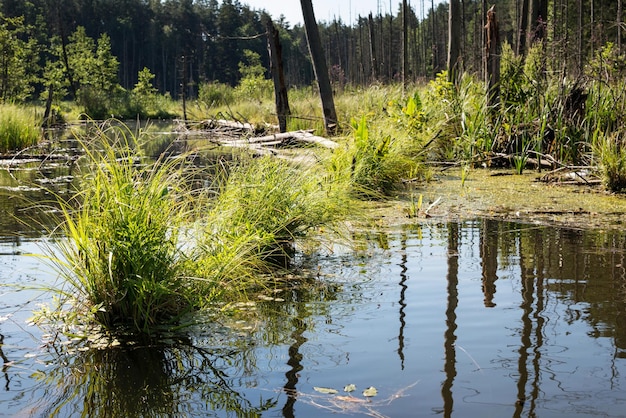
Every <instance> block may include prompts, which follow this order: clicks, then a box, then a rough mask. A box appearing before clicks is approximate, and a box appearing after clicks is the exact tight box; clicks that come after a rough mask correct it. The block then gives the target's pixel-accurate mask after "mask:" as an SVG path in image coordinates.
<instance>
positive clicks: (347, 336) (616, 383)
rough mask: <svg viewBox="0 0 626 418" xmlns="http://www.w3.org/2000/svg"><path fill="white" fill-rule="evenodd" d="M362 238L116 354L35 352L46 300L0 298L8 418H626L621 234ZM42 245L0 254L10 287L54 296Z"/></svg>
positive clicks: (457, 226)
mask: <svg viewBox="0 0 626 418" xmlns="http://www.w3.org/2000/svg"><path fill="white" fill-rule="evenodd" d="M363 240H364V241H363V242H364V244H363V246H362V248H360V249H359V251H353V250H351V249H350V250H348V249H346V248H343V247H340V246H337V247H335V248H331V249H329V250H328V251H325V252H324V253H323V254H319V255H317V256H316V257H314V258H311V259H306V260H302V263H303V266H306V267H308V268H307V269H306V271H307V272H308V273H306V274H305V276H306V277H296V278H292V279H291V282H303V283H305V285H304V286H301V287H287V286H283V287H281V288H279V289H278V291H277V292H268V294H267V295H266V296H267V298H266V299H270V297H274V298H279V299H278V300H274V301H272V300H261V299H259V301H258V302H257V303H255V304H254V306H252V304H250V305H251V306H242V307H241V314H240V315H235V316H233V317H227V318H223V317H222V318H220V319H219V321H216V320H215V318H204V319H203V318H197V319H196V320H197V323H198V324H197V326H195V327H193V328H192V329H190V330H189V331H188V332H186V333H185V334H184V335H176V334H167V335H165V336H164V337H163V338H161V339H160V340H159V341H151V342H128V343H126V342H124V341H122V342H121V344H120V345H119V346H116V347H113V348H108V349H95V348H89V347H88V346H87V345H86V344H84V343H80V342H78V343H72V344H69V345H66V346H64V345H61V344H55V345H51V344H47V345H46V344H43V343H42V341H45V340H46V338H49V337H48V336H45V335H43V334H44V333H45V332H46V331H45V330H42V329H40V328H38V327H36V326H29V325H28V323H27V320H28V318H29V317H30V316H31V311H32V310H33V309H36V308H37V306H38V304H39V303H42V302H46V301H47V300H49V299H50V295H49V294H46V293H42V292H40V291H33V290H28V289H22V290H17V289H15V288H3V289H1V292H2V293H1V294H0V338H2V340H1V342H2V345H1V346H0V349H1V350H0V357H1V359H2V361H3V367H2V376H0V382H1V384H0V415H1V414H4V415H7V416H33V417H40V416H41V417H43V416H60V417H66V416H111V417H117V416H198V417H200V416H202V417H204V416H220V417H222V416H224V417H226V416H246V417H250V416H266V417H320V416H336V415H350V416H372V417H430V416H444V417H592V416H600V417H623V416H625V415H626V413H625V412H624V411H626V391H625V390H626V238H625V236H624V235H623V234H621V233H614V232H594V231H577V230H570V229H558V228H551V227H543V226H536V225H523V224H517V223H503V222H496V221H491V220H476V221H472V222H463V223H450V224H434V223H428V224H412V225H407V226H405V227H397V228H394V229H392V230H380V231H371V232H369V233H368V234H365V236H364V237H363ZM37 241H38V239H36V238H31V239H25V240H16V239H12V238H10V237H5V238H3V239H2V240H1V241H0V281H1V282H2V283H5V284H6V283H11V284H18V285H26V286H28V285H33V284H42V283H43V284H51V283H52V282H53V281H54V275H53V274H51V273H50V271H49V269H48V268H47V267H46V266H44V265H43V264H42V263H41V261H39V260H38V259H37V258H33V257H31V256H28V253H31V252H40V249H39V247H38V242H37ZM94 338H95V337H94ZM348 384H355V385H356V387H357V389H356V390H355V391H354V392H352V393H350V394H348V393H345V392H344V391H343V388H344V386H346V385H348ZM370 386H374V387H375V388H376V389H377V391H378V394H377V396H375V397H372V398H370V399H369V400H366V398H365V397H364V396H363V395H362V392H363V390H365V389H366V388H368V387H370ZM315 387H318V388H320V387H322V388H333V389H336V390H337V391H338V393H337V394H326V393H321V392H319V391H316V390H315V389H314V388H315Z"/></svg>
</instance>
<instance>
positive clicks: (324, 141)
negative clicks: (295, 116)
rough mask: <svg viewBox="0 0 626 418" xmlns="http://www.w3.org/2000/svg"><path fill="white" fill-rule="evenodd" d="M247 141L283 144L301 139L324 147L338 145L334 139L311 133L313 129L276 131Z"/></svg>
mask: <svg viewBox="0 0 626 418" xmlns="http://www.w3.org/2000/svg"><path fill="white" fill-rule="evenodd" d="M248 141H249V142H250V143H252V144H254V143H272V144H275V143H276V142H277V141H280V142H281V143H283V144H285V143H288V142H290V141H301V142H306V143H313V144H317V145H320V146H323V147H326V148H330V149H335V148H337V147H338V146H339V144H338V143H336V142H335V141H333V140H331V139H328V138H324V137H321V136H316V135H313V131H292V132H284V133H277V134H272V135H265V136H258V137H251V138H248Z"/></svg>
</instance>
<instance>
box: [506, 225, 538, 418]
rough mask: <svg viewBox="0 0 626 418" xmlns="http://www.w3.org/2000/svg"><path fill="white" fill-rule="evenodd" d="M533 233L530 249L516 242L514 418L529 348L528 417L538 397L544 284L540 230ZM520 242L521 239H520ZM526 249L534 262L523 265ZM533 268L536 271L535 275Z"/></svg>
mask: <svg viewBox="0 0 626 418" xmlns="http://www.w3.org/2000/svg"><path fill="white" fill-rule="evenodd" d="M531 233H532V235H534V236H533V237H532V239H530V241H531V242H534V243H535V247H534V248H528V249H526V248H524V247H523V245H522V244H520V248H519V257H520V274H521V284H522V304H521V308H522V312H523V313H522V332H521V345H520V348H519V360H518V373H519V380H518V382H517V403H516V409H515V414H514V415H513V416H514V417H520V416H522V411H523V410H524V404H525V402H526V398H527V397H526V385H527V383H528V380H529V371H528V357H529V355H530V353H531V351H532V353H533V356H532V373H533V379H532V389H531V391H530V393H529V397H528V398H529V400H530V412H528V416H534V410H535V406H536V402H537V398H538V397H539V377H540V373H541V370H540V362H541V348H542V347H543V324H544V322H545V320H544V318H543V310H544V308H545V303H544V287H543V258H542V257H543V242H544V240H543V236H542V233H541V232H537V231H533V232H529V234H531ZM520 242H521V243H523V242H524V240H523V239H522V240H520ZM528 252H532V253H531V254H530V255H531V258H530V259H531V260H533V261H534V263H535V264H534V265H527V264H526V255H527V253H528ZM535 271H536V274H535ZM535 283H536V292H537V293H536V294H537V301H536V304H535V309H534V313H533V303H534V302H535V300H534V297H535ZM533 322H534V324H535V332H534V341H533Z"/></svg>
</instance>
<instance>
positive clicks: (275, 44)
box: [266, 18, 291, 132]
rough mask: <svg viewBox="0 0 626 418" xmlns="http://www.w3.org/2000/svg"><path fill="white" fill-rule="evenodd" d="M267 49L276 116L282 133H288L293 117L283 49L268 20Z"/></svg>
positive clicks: (268, 19) (276, 32)
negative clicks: (290, 120)
mask: <svg viewBox="0 0 626 418" xmlns="http://www.w3.org/2000/svg"><path fill="white" fill-rule="evenodd" d="M266 27H267V49H268V52H269V54H270V71H271V73H272V80H273V81H274V97H275V102H276V116H277V117H278V128H279V129H280V131H281V132H287V118H288V117H289V116H290V115H291V110H290V109H289V96H288V94H287V87H286V86H285V73H284V71H283V47H282V45H281V43H280V36H279V33H278V30H276V27H275V26H274V23H272V19H270V18H267V22H266Z"/></svg>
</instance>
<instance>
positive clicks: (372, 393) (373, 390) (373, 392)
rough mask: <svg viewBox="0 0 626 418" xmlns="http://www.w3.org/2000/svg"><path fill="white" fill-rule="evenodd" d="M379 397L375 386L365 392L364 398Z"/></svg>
mask: <svg viewBox="0 0 626 418" xmlns="http://www.w3.org/2000/svg"><path fill="white" fill-rule="evenodd" d="M376 395H378V390H376V388H375V387H374V386H370V387H368V388H367V389H365V390H364V391H363V396H367V397H368V398H369V397H372V396H376Z"/></svg>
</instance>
